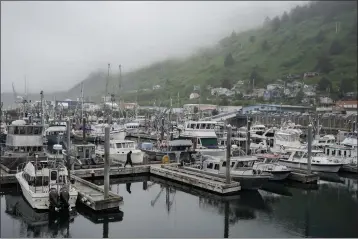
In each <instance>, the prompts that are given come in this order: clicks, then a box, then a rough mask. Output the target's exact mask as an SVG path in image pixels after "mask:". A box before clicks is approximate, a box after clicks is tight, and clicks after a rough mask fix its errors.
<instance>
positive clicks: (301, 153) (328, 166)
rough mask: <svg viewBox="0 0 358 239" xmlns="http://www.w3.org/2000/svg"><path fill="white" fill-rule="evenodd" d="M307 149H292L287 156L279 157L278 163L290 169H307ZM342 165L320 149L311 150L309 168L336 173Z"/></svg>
mask: <svg viewBox="0 0 358 239" xmlns="http://www.w3.org/2000/svg"><path fill="white" fill-rule="evenodd" d="M307 155H308V150H307V148H301V149H296V150H292V153H291V155H290V157H289V158H280V159H279V163H280V164H282V165H285V166H287V167H289V168H292V169H298V170H307V165H308V159H307ZM342 166H343V163H342V162H339V161H338V160H332V159H329V158H328V157H327V156H326V155H324V153H323V152H322V151H321V150H312V155H311V170H312V171H314V172H327V173H337V172H338V171H339V169H340V168H341V167H342Z"/></svg>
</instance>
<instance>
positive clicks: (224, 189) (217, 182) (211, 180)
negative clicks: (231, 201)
mask: <svg viewBox="0 0 358 239" xmlns="http://www.w3.org/2000/svg"><path fill="white" fill-rule="evenodd" d="M176 165H177V164H173V165H152V166H151V167H150V173H151V174H154V175H156V176H160V177H164V178H167V179H170V180H174V181H177V182H181V183H185V184H190V185H192V186H195V187H198V188H201V189H204V190H208V191H211V192H214V193H218V194H221V195H227V194H233V193H235V192H238V191H240V190H241V186H240V183H239V182H234V181H232V182H231V183H229V184H227V183H226V180H225V179H223V178H221V177H218V176H209V175H207V174H205V173H201V172H192V171H189V170H186V169H181V168H176V167H175V166H176Z"/></svg>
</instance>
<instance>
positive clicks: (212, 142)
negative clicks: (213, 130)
mask: <svg viewBox="0 0 358 239" xmlns="http://www.w3.org/2000/svg"><path fill="white" fill-rule="evenodd" d="M201 144H202V145H203V146H205V147H207V146H217V145H218V140H217V138H202V139H201Z"/></svg>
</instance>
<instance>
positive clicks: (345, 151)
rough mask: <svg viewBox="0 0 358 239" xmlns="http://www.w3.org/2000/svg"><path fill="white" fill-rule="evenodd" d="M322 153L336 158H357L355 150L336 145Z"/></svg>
mask: <svg viewBox="0 0 358 239" xmlns="http://www.w3.org/2000/svg"><path fill="white" fill-rule="evenodd" d="M324 153H325V154H326V155H327V156H330V157H337V158H350V157H357V148H352V147H345V146H341V145H336V146H330V147H327V148H325V150H324Z"/></svg>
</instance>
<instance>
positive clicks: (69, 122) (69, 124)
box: [66, 119, 71, 170]
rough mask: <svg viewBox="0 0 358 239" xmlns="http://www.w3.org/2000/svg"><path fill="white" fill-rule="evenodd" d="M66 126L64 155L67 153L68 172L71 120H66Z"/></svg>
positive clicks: (68, 167) (69, 165)
mask: <svg viewBox="0 0 358 239" xmlns="http://www.w3.org/2000/svg"><path fill="white" fill-rule="evenodd" d="M66 124H67V128H66V144H67V145H66V146H67V149H66V151H67V152H66V153H67V169H68V170H70V169H71V154H70V150H71V120H70V119H69V120H67V122H66Z"/></svg>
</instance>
